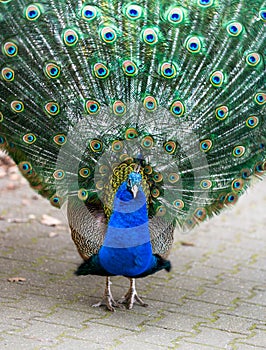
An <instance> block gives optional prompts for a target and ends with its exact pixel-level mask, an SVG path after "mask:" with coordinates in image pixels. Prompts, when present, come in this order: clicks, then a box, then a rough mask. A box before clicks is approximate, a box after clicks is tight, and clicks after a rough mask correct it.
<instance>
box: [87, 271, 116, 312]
mask: <svg viewBox="0 0 266 350" xmlns="http://www.w3.org/2000/svg"><path fill="white" fill-rule="evenodd" d="M111 284H112V282H111V280H110V277H106V283H105V290H104V293H103V298H102V300H101V301H99V303H97V304H94V305H92V306H93V307H98V306H102V305H106V307H107V309H108V310H110V311H112V312H114V311H115V309H114V307H118V306H119V305H118V304H117V302H116V301H115V300H114V298H113V296H112V293H111Z"/></svg>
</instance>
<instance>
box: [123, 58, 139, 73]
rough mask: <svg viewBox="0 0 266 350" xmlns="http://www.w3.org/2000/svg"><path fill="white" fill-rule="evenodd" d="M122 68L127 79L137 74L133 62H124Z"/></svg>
mask: <svg viewBox="0 0 266 350" xmlns="http://www.w3.org/2000/svg"><path fill="white" fill-rule="evenodd" d="M122 68H123V71H124V73H125V74H126V75H127V76H129V77H133V76H135V75H136V74H138V68H137V66H136V64H135V63H134V62H133V61H129V60H127V61H124V62H123V64H122Z"/></svg>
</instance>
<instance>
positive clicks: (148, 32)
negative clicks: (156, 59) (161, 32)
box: [142, 28, 158, 45]
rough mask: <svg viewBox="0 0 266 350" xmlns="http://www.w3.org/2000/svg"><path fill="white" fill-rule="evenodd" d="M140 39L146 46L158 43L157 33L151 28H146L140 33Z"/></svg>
mask: <svg viewBox="0 0 266 350" xmlns="http://www.w3.org/2000/svg"><path fill="white" fill-rule="evenodd" d="M142 39H143V41H144V42H145V43H146V44H148V45H155V44H157V42H158V35H157V32H156V31H155V30H154V29H153V28H146V29H144V30H143V32H142Z"/></svg>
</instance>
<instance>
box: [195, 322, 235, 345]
mask: <svg viewBox="0 0 266 350" xmlns="http://www.w3.org/2000/svg"><path fill="white" fill-rule="evenodd" d="M199 330H200V332H199V333H198V334H197V335H196V336H195V337H194V338H193V340H192V341H193V342H195V343H198V344H203V345H209V346H214V347H215V346H216V347H218V348H219V347H220V348H223V349H230V347H229V344H230V342H231V341H233V340H234V339H235V338H236V335H235V334H234V333H230V332H227V331H225V330H218V329H212V328H208V327H202V328H200V329H199ZM192 349H193V348H192ZM193 350H194V349H193Z"/></svg>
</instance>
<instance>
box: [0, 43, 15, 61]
mask: <svg viewBox="0 0 266 350" xmlns="http://www.w3.org/2000/svg"><path fill="white" fill-rule="evenodd" d="M2 50H3V53H4V55H6V56H8V57H15V56H16V55H17V54H18V46H17V45H16V44H15V43H13V42H12V41H8V42H6V43H5V44H4V45H3V49H2Z"/></svg>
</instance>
